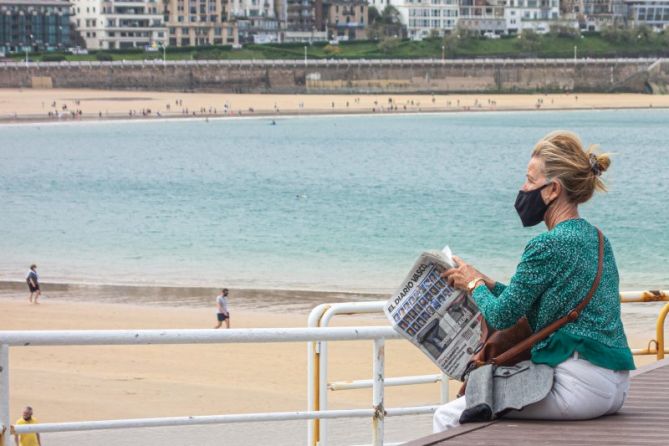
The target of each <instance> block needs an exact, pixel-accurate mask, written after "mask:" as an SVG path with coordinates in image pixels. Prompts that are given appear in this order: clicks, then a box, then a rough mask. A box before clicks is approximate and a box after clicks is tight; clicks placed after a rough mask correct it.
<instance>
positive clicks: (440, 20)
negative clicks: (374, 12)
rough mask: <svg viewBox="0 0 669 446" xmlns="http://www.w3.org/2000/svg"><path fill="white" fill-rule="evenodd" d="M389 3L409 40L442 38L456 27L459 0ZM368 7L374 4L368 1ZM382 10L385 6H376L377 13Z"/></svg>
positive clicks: (392, 0)
mask: <svg viewBox="0 0 669 446" xmlns="http://www.w3.org/2000/svg"><path fill="white" fill-rule="evenodd" d="M382 1H383V0H380V1H379V3H381V2H382ZM390 3H391V5H392V6H394V7H395V8H397V10H398V11H399V13H400V16H401V20H402V23H403V24H405V25H406V27H407V35H408V37H409V38H410V39H416V40H420V39H424V38H425V37H429V36H430V35H434V34H438V35H440V36H443V35H444V34H447V33H449V32H450V31H452V30H453V29H455V27H456V25H457V21H458V11H459V5H458V3H459V0H390ZM369 5H370V6H374V2H373V1H370V3H369ZM383 8H385V5H381V6H377V9H379V12H381V11H382V10H383Z"/></svg>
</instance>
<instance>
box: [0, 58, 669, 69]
mask: <svg viewBox="0 0 669 446" xmlns="http://www.w3.org/2000/svg"><path fill="white" fill-rule="evenodd" d="M666 60H667V59H662V58H661V59H658V58H656V57H653V58H648V57H639V58H604V59H591V58H579V59H574V58H573V57H567V58H560V59H511V58H481V59H444V60H442V59H438V58H433V59H309V60H308V62H307V63H306V65H308V66H311V67H321V66H328V65H331V64H334V65H360V66H376V65H393V64H400V65H401V64H413V65H435V66H438V65H524V64H532V65H555V64H569V65H574V64H576V65H606V64H630V63H638V64H643V65H651V64H654V63H656V62H658V63H662V62H663V61H666ZM304 64H305V62H304V61H301V60H299V59H295V60H293V59H276V60H261V59H259V60H255V59H252V60H245V59H229V60H226V59H222V60H174V61H163V60H162V59H152V60H149V59H147V60H115V61H111V62H109V61H106V62H101V61H62V62H27V63H26V62H4V63H0V69H2V68H5V69H6V68H15V69H16V68H27V67H34V68H40V67H45V68H48V67H63V68H67V67H70V66H71V67H109V66H111V67H124V66H125V67H130V66H141V67H145V66H183V65H187V66H207V65H214V66H249V65H251V66H260V67H269V66H282V67H295V66H297V65H304Z"/></svg>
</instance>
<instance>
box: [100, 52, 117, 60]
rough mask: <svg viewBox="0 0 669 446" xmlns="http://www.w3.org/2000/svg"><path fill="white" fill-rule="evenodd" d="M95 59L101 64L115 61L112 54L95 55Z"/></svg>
mask: <svg viewBox="0 0 669 446" xmlns="http://www.w3.org/2000/svg"><path fill="white" fill-rule="evenodd" d="M95 59H96V60H99V61H100V62H111V61H112V60H114V58H113V57H112V55H111V54H109V53H99V52H98V53H95Z"/></svg>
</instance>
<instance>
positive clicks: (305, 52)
mask: <svg viewBox="0 0 669 446" xmlns="http://www.w3.org/2000/svg"><path fill="white" fill-rule="evenodd" d="M304 66H305V67H306V66H307V46H306V45H304Z"/></svg>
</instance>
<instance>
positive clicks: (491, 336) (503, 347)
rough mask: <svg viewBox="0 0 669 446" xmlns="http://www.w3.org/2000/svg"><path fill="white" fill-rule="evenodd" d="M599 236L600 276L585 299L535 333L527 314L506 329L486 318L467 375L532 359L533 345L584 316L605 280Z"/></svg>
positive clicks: (598, 233)
mask: <svg viewBox="0 0 669 446" xmlns="http://www.w3.org/2000/svg"><path fill="white" fill-rule="evenodd" d="M597 237H598V238H599V259H598V261H597V275H596V276H595V280H594V281H593V282H592V286H591V287H590V290H589V291H588V294H587V295H586V296H585V298H584V299H583V300H582V301H581V303H579V304H578V305H577V306H576V308H574V309H573V310H571V311H570V312H569V313H567V314H566V315H565V316H563V317H561V318H560V319H558V320H556V321H555V322H553V323H552V324H550V325H547V326H546V327H544V328H542V329H541V330H539V331H538V332H536V333H532V328H531V327H530V324H529V323H528V322H527V319H526V318H525V317H522V318H520V319H519V320H518V322H516V324H515V325H514V326H512V327H510V328H507V329H505V330H493V329H491V328H490V327H488V324H486V323H485V320H483V322H482V324H481V341H482V344H483V345H482V347H481V349H480V350H479V351H478V352H476V353H475V354H474V356H472V359H471V360H470V361H469V364H468V366H467V369H466V372H465V376H466V375H467V374H468V373H469V372H471V371H472V370H474V369H475V368H478V367H481V366H482V365H485V364H492V365H496V366H500V365H502V366H509V365H514V364H517V363H519V362H520V361H524V360H527V359H530V357H531V350H532V346H534V344H536V343H537V342H539V341H543V340H544V339H546V338H547V337H548V336H550V335H551V334H553V333H554V332H555V331H557V330H559V329H560V328H562V327H563V326H564V325H566V324H568V323H570V322H573V321H575V320H576V319H578V317H579V316H580V315H581V312H582V311H583V310H584V309H585V307H586V306H587V305H588V303H590V300H591V299H592V296H593V295H594V294H595V291H597V287H598V286H599V282H600V280H601V279H602V268H603V265H604V235H603V234H602V231H600V230H599V229H597ZM465 386H466V382H465V385H463V386H462V388H461V389H460V392H459V393H458V396H462V395H464V392H465Z"/></svg>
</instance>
